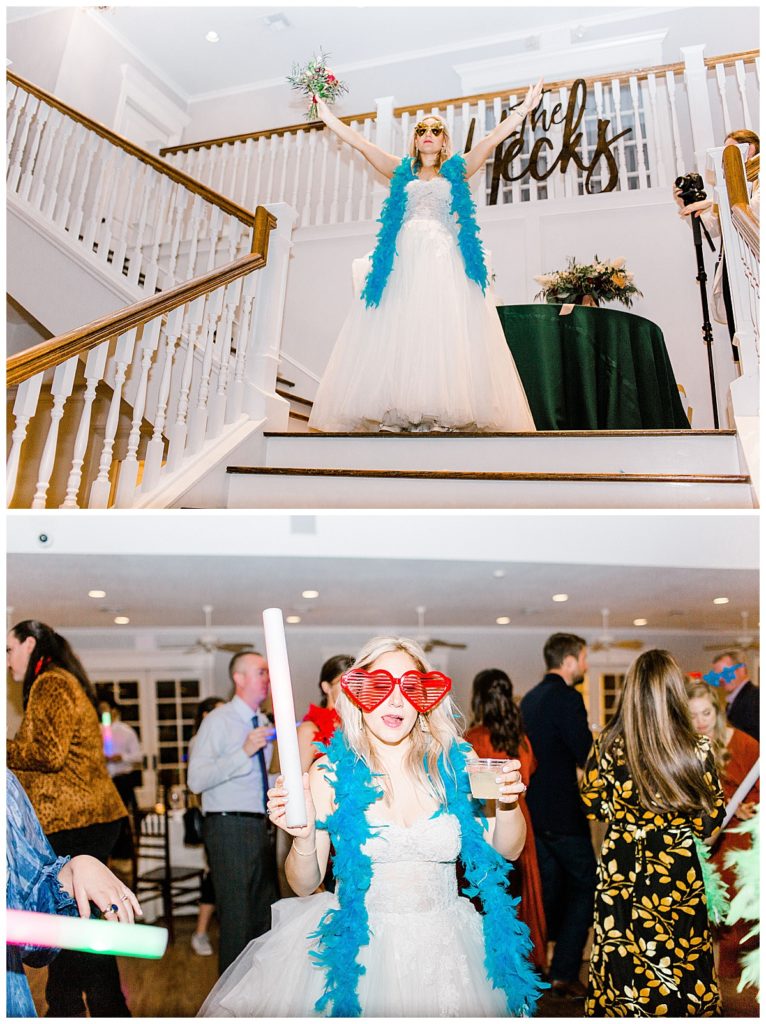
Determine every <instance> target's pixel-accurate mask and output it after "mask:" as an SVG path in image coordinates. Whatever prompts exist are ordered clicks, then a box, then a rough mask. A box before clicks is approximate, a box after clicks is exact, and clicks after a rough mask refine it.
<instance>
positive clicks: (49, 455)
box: [31, 356, 79, 508]
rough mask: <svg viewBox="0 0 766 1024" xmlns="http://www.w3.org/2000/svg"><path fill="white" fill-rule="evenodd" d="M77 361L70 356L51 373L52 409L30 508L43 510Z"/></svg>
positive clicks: (74, 357) (75, 357)
mask: <svg viewBox="0 0 766 1024" xmlns="http://www.w3.org/2000/svg"><path fill="white" fill-rule="evenodd" d="M78 365H79V360H78V358H77V356H72V357H71V358H70V359H67V360H66V362H63V363H59V364H58V366H57V367H56V369H55V370H54V371H53V383H52V384H51V396H52V398H53V408H52V409H51V425H50V427H49V428H48V436H47V437H46V438H45V447H44V448H43V454H42V457H41V459H40V468H39V470H38V472H39V474H40V475H39V476H38V478H37V486H36V488H35V496H34V498H33V499H32V505H31V507H32V508H45V498H46V495H47V494H48V485H49V484H50V479H51V474H52V473H53V466H54V463H55V461H56V448H57V447H58V436H59V424H60V423H61V418H62V416H63V415H64V406H65V405H66V400H67V398H69V396H70V395H71V394H72V388H73V386H74V376H75V373H76V372H77V367H78Z"/></svg>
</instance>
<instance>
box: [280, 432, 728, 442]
mask: <svg viewBox="0 0 766 1024" xmlns="http://www.w3.org/2000/svg"><path fill="white" fill-rule="evenodd" d="M736 434H737V432H736V430H538V431H519V432H518V433H515V434H512V433H490V432H486V433H483V432H481V431H474V432H472V433H460V434H458V433H448V432H447V431H443V430H442V431H429V432H426V431H423V432H422V433H406V432H401V433H388V432H387V431H376V432H375V433H369V434H367V433H361V432H360V431H357V432H356V433H350V432H347V433H344V432H342V431H338V432H335V433H333V432H328V433H323V432H321V431H316V432H315V433H312V434H301V439H303V438H304V437H312V438H317V439H319V438H323V437H349V438H359V439H362V438H365V439H368V440H369V439H370V438H382V439H385V440H391V439H392V438H394V439H401V440H412V441H414V440H417V439H419V438H423V437H428V438H441V439H442V440H445V441H448V440H449V441H454V440H455V438H459V439H464V438H473V437H482V438H486V437H505V438H511V437H530V438H531V437H588V438H593V437H736ZM264 437H295V434H291V433H289V432H288V431H278V430H275V431H266V432H265V433H264Z"/></svg>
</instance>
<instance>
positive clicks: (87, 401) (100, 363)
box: [60, 339, 109, 508]
mask: <svg viewBox="0 0 766 1024" xmlns="http://www.w3.org/2000/svg"><path fill="white" fill-rule="evenodd" d="M108 352H109V339H107V340H106V341H102V342H101V344H100V345H96V347H95V348H92V349H90V351H89V352H88V357H87V359H86V360H85V394H84V396H83V397H84V405H83V409H82V412H81V413H80V422H79V424H78V427H77V437H76V438H75V442H74V453H73V456H72V468H71V470H70V472H69V479H68V480H67V485H66V496H65V498H64V500H63V501H62V503H61V505H60V508H79V507H80V506H79V505H78V504H77V494H78V492H79V490H80V484H81V482H82V466H83V462H84V460H85V453H86V452H87V450H88V441H89V440H90V422H91V415H92V412H93V401H94V399H95V397H96V388H97V387H98V383H99V381H100V380H103V377H104V368H105V366H106V357H107V354H108Z"/></svg>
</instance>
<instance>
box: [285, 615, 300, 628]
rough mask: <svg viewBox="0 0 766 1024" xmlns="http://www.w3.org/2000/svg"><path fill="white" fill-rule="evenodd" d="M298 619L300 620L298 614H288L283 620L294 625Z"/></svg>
mask: <svg viewBox="0 0 766 1024" xmlns="http://www.w3.org/2000/svg"><path fill="white" fill-rule="evenodd" d="M300 621H301V617H300V615H288V616H286V618H285V622H289V623H290V624H291V625H293V626H294V625H295V623H296V622H300Z"/></svg>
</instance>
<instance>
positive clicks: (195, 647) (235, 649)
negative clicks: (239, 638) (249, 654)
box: [160, 604, 253, 654]
mask: <svg viewBox="0 0 766 1024" xmlns="http://www.w3.org/2000/svg"><path fill="white" fill-rule="evenodd" d="M202 611H203V612H204V614H205V632H204V633H203V634H202V635H201V636H200V637H198V638H197V640H196V641H195V642H194V643H193V644H192V646H191V647H187V648H185V649H184V650H183V653H184V654H197V653H199V652H200V651H205V652H206V653H207V654H212V653H213V651H227V652H228V653H229V654H239V652H240V651H249V650H250V649H251V648H252V646H253V645H252V644H249V643H244V644H243V643H222V642H221V641H220V640H219V639H218V637H217V636H216V635H215V634H214V633H212V632H211V630H212V628H213V606H212V604H203V605H202ZM160 647H165V648H168V649H175V650H178V649H179V648H181V647H183V645H182V644H163V643H160Z"/></svg>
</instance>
